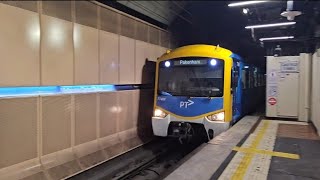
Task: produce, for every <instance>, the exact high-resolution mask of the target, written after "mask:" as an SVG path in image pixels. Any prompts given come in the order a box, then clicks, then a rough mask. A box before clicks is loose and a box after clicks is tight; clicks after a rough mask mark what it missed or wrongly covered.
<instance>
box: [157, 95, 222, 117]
mask: <svg viewBox="0 0 320 180" xmlns="http://www.w3.org/2000/svg"><path fill="white" fill-rule="evenodd" d="M157 106H159V107H161V108H163V109H165V110H167V111H170V112H171V113H174V114H176V115H179V116H184V117H193V116H200V115H203V114H206V113H210V112H213V111H217V110H220V109H222V108H223V98H222V97H219V98H213V99H210V98H206V97H193V98H188V97H184V96H163V95H160V96H158V99H157Z"/></svg>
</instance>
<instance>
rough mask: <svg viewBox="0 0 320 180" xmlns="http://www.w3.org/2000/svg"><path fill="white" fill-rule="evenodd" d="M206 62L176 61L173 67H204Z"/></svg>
mask: <svg viewBox="0 0 320 180" xmlns="http://www.w3.org/2000/svg"><path fill="white" fill-rule="evenodd" d="M206 64H208V60H178V61H174V65H175V66H188V65H206Z"/></svg>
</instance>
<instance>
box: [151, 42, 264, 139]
mask: <svg viewBox="0 0 320 180" xmlns="http://www.w3.org/2000/svg"><path fill="white" fill-rule="evenodd" d="M250 69H252V71H251V70H250ZM249 70H250V72H249ZM257 72H258V71H257V68H251V67H250V68H249V66H248V65H245V64H244V63H243V61H242V59H241V58H240V57H239V56H238V55H236V54H234V53H232V52H231V51H230V50H227V49H224V48H221V47H217V46H212V45H189V46H184V47H180V48H177V49H175V50H173V51H168V52H167V53H165V54H164V55H162V56H161V57H160V58H159V59H158V62H157V68H156V82H155V99H154V115H153V117H152V128H153V133H154V135H156V136H162V137H167V136H169V137H177V138H179V139H180V141H181V142H182V141H185V140H187V141H188V140H189V139H191V137H194V136H195V135H200V136H202V137H204V138H205V139H206V140H208V139H212V138H213V137H214V136H215V135H217V134H219V133H221V132H223V131H225V130H226V129H228V128H229V126H230V124H232V123H235V122H236V121H237V120H239V119H240V118H241V117H242V116H243V114H244V113H248V111H249V109H248V107H249V106H250V107H251V108H253V107H254V105H253V104H248V101H246V102H245V101H244V100H243V97H242V94H243V92H244V91H250V92H251V93H253V92H255V89H256V88H258V87H255V86H252V88H251V86H250V88H248V87H245V84H246V83H250V84H252V83H253V81H252V80H250V81H249V80H247V81H246V79H253V80H254V78H251V75H252V77H254V76H257V75H256V73H257ZM254 73H255V74H254ZM246 74H247V75H246ZM249 75H250V76H249ZM242 76H244V77H242ZM246 77H247V78H246ZM257 77H258V76H257ZM255 84H258V83H255ZM259 89H262V88H259ZM255 98H257V97H255ZM244 104H246V106H247V107H243V105H244Z"/></svg>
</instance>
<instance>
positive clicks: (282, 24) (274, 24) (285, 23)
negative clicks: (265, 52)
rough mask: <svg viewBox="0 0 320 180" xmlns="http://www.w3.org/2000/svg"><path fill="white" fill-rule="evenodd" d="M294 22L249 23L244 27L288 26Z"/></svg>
mask: <svg viewBox="0 0 320 180" xmlns="http://www.w3.org/2000/svg"><path fill="white" fill-rule="evenodd" d="M294 24H296V22H283V23H273V24H261V25H251V26H246V27H245V28H246V29H255V28H267V27H275V26H289V25H294Z"/></svg>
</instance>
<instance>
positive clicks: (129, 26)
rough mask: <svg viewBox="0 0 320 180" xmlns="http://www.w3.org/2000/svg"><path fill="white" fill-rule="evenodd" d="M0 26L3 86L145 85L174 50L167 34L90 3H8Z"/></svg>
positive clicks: (0, 16) (2, 7)
mask: <svg viewBox="0 0 320 180" xmlns="http://www.w3.org/2000/svg"><path fill="white" fill-rule="evenodd" d="M4 3H9V4H10V5H7V4H4ZM12 5H15V6H12ZM23 8H24V9H23ZM0 22H1V23H2V25H1V28H0V39H1V42H0V53H1V59H0V63H1V66H0V76H1V81H0V86H39V85H77V84H140V83H141V79H142V76H141V72H142V67H143V65H144V62H145V59H146V58H148V59H150V60H153V61H156V58H157V57H159V56H160V55H162V53H164V52H165V50H166V49H167V48H169V46H170V40H169V33H168V32H167V31H164V30H161V29H157V28H155V27H153V26H151V25H149V24H145V23H143V22H140V21H138V20H135V19H132V18H130V17H128V16H126V15H123V14H120V13H117V12H115V11H112V10H110V9H108V8H104V7H101V6H99V5H96V4H94V3H91V2H88V1H72V3H71V1H43V2H42V1H40V2H36V1H3V2H2V3H0Z"/></svg>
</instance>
